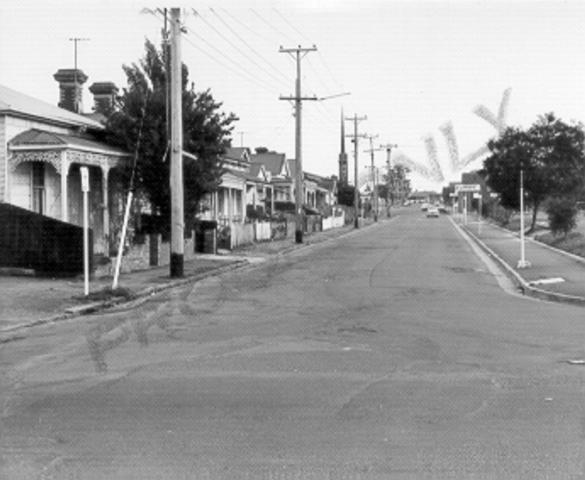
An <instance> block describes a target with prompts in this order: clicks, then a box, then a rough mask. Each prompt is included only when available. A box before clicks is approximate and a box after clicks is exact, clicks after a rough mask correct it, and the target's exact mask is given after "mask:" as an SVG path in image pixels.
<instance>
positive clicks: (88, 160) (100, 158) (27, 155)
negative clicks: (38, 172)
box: [9, 150, 120, 174]
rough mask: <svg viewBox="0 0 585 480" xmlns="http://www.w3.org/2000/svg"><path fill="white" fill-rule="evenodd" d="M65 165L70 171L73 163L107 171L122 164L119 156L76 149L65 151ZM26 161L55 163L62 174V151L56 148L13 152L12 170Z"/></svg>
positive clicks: (10, 161) (10, 160)
mask: <svg viewBox="0 0 585 480" xmlns="http://www.w3.org/2000/svg"><path fill="white" fill-rule="evenodd" d="M65 155H66V156H65V161H64V167H65V168H66V171H67V172H69V167H70V165H71V164H72V163H78V164H80V165H91V166H94V167H100V168H101V169H102V172H104V173H107V172H109V170H110V169H111V168H113V167H115V166H117V165H119V164H120V161H119V159H118V158H117V157H114V156H108V155H103V154H99V153H90V152H80V151H76V150H67V151H66V152H65ZM25 162H45V163H49V164H51V165H53V167H55V170H57V172H58V173H59V174H61V173H62V172H61V166H62V165H63V164H62V163H61V151H54V150H45V151H42V150H31V151H16V152H11V154H10V158H9V163H10V169H11V172H14V171H15V170H16V167H18V165H20V164H21V163H25Z"/></svg>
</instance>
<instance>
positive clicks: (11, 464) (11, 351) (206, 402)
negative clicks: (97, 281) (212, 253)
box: [0, 208, 585, 480]
mask: <svg viewBox="0 0 585 480" xmlns="http://www.w3.org/2000/svg"><path fill="white" fill-rule="evenodd" d="M584 339H585V322H584V321H583V309H582V308H581V307H576V306H570V305H564V304H553V303H545V302H542V301H538V300H533V299H529V298H524V297H522V296H520V295H518V294H516V293H514V291H513V290H512V289H510V287H509V286H507V284H506V281H505V280H504V279H502V278H497V276H495V275H494V272H493V271H492V270H491V267H489V266H488V265H487V264H486V263H485V262H484V261H483V260H482V259H481V258H480V257H479V256H478V254H477V253H476V252H475V251H474V249H473V248H472V247H471V245H470V244H469V243H468V242H467V241H466V240H465V238H463V237H462V236H461V234H460V233H459V232H458V231H457V229H456V228H455V227H454V225H453V224H452V222H451V221H450V219H449V218H448V217H447V216H445V215H441V217H440V218H426V217H425V216H424V214H423V213H421V212H420V211H419V210H418V209H417V208H403V209H401V210H400V211H397V212H396V214H395V215H394V216H393V217H392V219H391V220H386V221H383V222H380V223H378V224H375V225H373V226H370V227H367V228H363V229H359V230H356V231H352V232H351V233H349V234H348V235H345V236H342V237H340V238H338V239H335V240H331V241H327V242H324V243H322V244H318V245H313V246H310V247H307V248H303V249H300V250H297V251H294V252H292V253H289V254H287V255H283V256H278V257H273V258H270V259H268V260H267V261H266V262H263V263H255V264H254V265H251V266H249V267H246V268H244V269H242V270H237V271H233V272H230V273H227V274H224V275H222V276H219V277H213V278H209V279H206V280H204V281H201V282H198V283H196V284H193V285H189V286H185V287H181V288H177V289H174V290H171V291H167V292H164V293H162V294H160V295H158V296H153V297H152V298H150V299H148V300H146V301H144V300H140V301H135V303H134V304H130V305H125V306H120V307H116V309H113V310H109V311H104V312H101V313H99V314H95V315H91V316H87V317H80V318H76V319H72V320H68V321H63V322H59V323H55V324H52V325H47V326H43V327H36V328H31V329H28V330H25V331H21V332H19V334H18V335H17V336H15V337H14V338H13V339H12V340H11V341H10V342H7V343H4V344H2V345H0V349H1V350H0V368H1V376H0V399H1V401H2V408H3V410H2V423H1V425H0V428H1V430H0V432H1V433H0V437H1V438H0V440H1V443H0V445H1V457H0V478H6V479H11V480H12V479H37V478H38V479H84V480H85V479H92V480H93V479H104V478H107V479H199V478H201V479H255V478H265V479H305V478H307V479H386V478H390V479H435V478H436V479H447V478H449V479H470V478H478V479H479V478H481V479H484V478H485V479H531V480H537V479H545V478H554V479H575V478H583V477H584V476H585V448H584V446H585V402H584V399H585V397H584V393H585V366H580V365H570V364H568V363H567V360H570V359H582V358H585V343H584Z"/></svg>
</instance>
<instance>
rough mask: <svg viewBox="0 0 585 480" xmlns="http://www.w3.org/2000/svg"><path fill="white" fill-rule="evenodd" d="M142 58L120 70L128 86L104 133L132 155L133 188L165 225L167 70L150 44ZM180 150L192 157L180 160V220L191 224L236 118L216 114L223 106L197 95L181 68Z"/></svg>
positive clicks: (215, 177) (213, 183)
mask: <svg viewBox="0 0 585 480" xmlns="http://www.w3.org/2000/svg"><path fill="white" fill-rule="evenodd" d="M145 50H146V52H145V55H144V58H142V59H141V60H139V62H138V63H133V64H131V65H124V66H123V69H124V72H125V74H126V77H127V87H126V88H124V89H123V91H122V94H121V95H120V96H119V97H118V98H117V100H116V106H115V108H114V110H113V112H112V113H111V114H110V115H109V117H108V120H107V124H106V128H107V132H108V137H109V139H110V141H112V142H113V143H115V144H117V145H119V146H122V147H124V148H126V149H127V150H128V151H130V152H135V151H137V162H136V165H135V169H133V166H132V165H130V166H128V167H127V169H126V172H125V173H126V176H127V177H128V178H130V177H131V176H132V173H134V187H135V188H136V189H137V190H139V191H141V192H142V193H143V194H144V195H145V196H146V198H147V199H148V200H149V201H150V202H151V203H152V206H153V207H154V209H155V211H156V212H157V213H159V214H160V215H161V217H162V218H163V219H164V221H165V222H167V223H170V209H171V205H170V203H171V201H170V185H169V178H170V155H169V152H168V146H169V139H168V134H167V120H166V105H167V102H166V99H167V93H166V92H167V82H168V81H169V79H168V77H167V68H166V67H165V56H164V54H163V51H162V50H159V49H157V48H156V47H155V45H154V44H152V43H151V42H150V41H149V40H146V42H145ZM182 91H183V95H182V97H183V98H182V101H183V149H184V150H185V151H187V152H189V153H191V154H193V155H195V156H196V157H197V160H193V159H191V158H189V157H183V178H184V192H185V205H184V207H185V208H184V211H185V220H186V222H187V223H189V222H190V221H192V219H193V217H194V215H195V213H196V211H197V207H198V204H199V201H200V200H201V198H202V197H203V195H205V194H206V193H208V192H213V191H215V190H216V189H217V187H218V185H219V183H220V179H221V174H222V172H223V168H222V165H221V155H222V154H223V153H224V152H225V149H226V148H227V147H228V146H229V145H230V141H231V139H230V133H231V131H232V129H233V126H232V123H233V122H234V121H235V120H236V117H235V116H234V115H233V114H232V113H230V114H225V113H223V112H221V111H220V108H221V106H222V104H221V103H218V102H216V101H215V100H214V98H213V96H212V95H211V93H210V91H209V90H206V91H203V92H196V91H195V89H194V85H193V84H192V83H191V84H190V85H189V71H188V69H187V67H186V66H185V65H183V66H182Z"/></svg>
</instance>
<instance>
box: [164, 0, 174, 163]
mask: <svg viewBox="0 0 585 480" xmlns="http://www.w3.org/2000/svg"><path fill="white" fill-rule="evenodd" d="M163 14H164V17H165V21H164V27H163V30H162V39H163V57H164V58H163V60H164V62H165V72H166V77H165V80H166V82H165V115H166V125H167V138H166V140H167V145H166V149H165V158H166V155H167V153H168V149H169V147H170V144H171V77H172V75H171V51H170V50H171V45H170V43H171V42H170V38H169V11H168V8H165V9H164V10H163Z"/></svg>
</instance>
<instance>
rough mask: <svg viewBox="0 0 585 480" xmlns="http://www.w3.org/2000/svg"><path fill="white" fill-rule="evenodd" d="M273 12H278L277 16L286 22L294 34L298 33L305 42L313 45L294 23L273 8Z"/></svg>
mask: <svg viewBox="0 0 585 480" xmlns="http://www.w3.org/2000/svg"><path fill="white" fill-rule="evenodd" d="M272 10H274V11H275V12H276V14H277V15H278V16H279V17H280V18H281V19H282V20H283V21H284V23H286V24H287V25H288V26H289V27H290V28H291V29H292V30H293V31H294V32H296V33H297V34H299V35H300V36H301V38H303V39H304V40H306V41H307V42H309V43H311V44H313V42H312V41H311V40H309V39H308V38H307V37H306V36H305V35H304V34H303V32H301V31H300V30H299V29H297V28H296V27H295V26H294V25H293V24H292V23H290V22H289V21H288V20H287V19H286V17H285V16H284V15H282V14H281V13H280V12H279V11H278V10H277V9H276V8H273V9H272Z"/></svg>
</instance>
